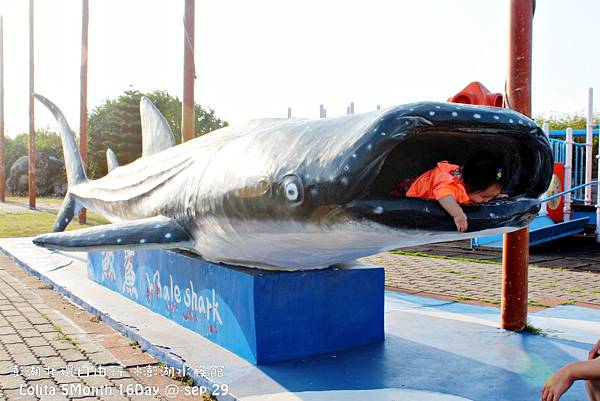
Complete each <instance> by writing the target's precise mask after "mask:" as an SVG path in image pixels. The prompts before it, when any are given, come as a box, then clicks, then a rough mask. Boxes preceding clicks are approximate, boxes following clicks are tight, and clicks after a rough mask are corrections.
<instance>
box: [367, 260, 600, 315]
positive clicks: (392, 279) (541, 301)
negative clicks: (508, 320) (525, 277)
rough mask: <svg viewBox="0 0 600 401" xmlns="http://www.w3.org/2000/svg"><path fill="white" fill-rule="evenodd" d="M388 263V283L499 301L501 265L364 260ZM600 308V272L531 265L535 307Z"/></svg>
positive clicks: (466, 298) (410, 289)
mask: <svg viewBox="0 0 600 401" xmlns="http://www.w3.org/2000/svg"><path fill="white" fill-rule="evenodd" d="M361 260H362V261H364V262H366V263H371V264H375V265H380V266H384V267H385V272H386V285H387V286H388V287H393V288H399V289H402V290H405V291H407V292H412V293H428V294H437V295H442V296H447V297H450V298H453V299H456V300H459V301H478V302H482V303H488V304H493V305H499V304H500V296H501V288H502V285H501V284H502V266H501V265H500V264H497V263H493V262H487V263H477V262H466V261H463V260H452V259H442V258H433V257H418V256H406V255H398V254H391V253H382V254H379V255H374V256H370V257H367V258H363V259H361ZM573 302H578V303H585V304H595V305H598V306H600V274H597V273H593V272H585V271H573V270H568V269H549V268H543V267H536V266H530V267H529V304H530V306H534V307H535V306H556V305H558V304H563V303H573Z"/></svg>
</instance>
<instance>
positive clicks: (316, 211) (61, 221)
mask: <svg viewBox="0 0 600 401" xmlns="http://www.w3.org/2000/svg"><path fill="white" fill-rule="evenodd" d="M36 97H37V99H38V100H39V101H41V102H42V103H43V104H44V105H46V106H47V107H48V108H49V109H50V111H51V112H52V113H53V114H54V116H55V117H56V119H57V121H58V125H59V128H60V134H61V137H62V141H63V150H64V153H65V164H66V167H67V176H68V183H69V190H68V194H67V196H66V198H65V201H64V203H63V206H62V208H61V211H60V213H59V215H58V217H57V220H56V222H55V225H54V228H53V231H55V232H54V233H51V234H44V235H40V236H37V237H36V238H35V239H34V243H35V244H36V245H39V246H43V247H46V248H52V249H60V250H69V251H70V250H79V251H91V250H115V249H135V248H163V249H187V250H191V251H194V252H196V253H198V254H200V255H201V256H202V257H204V258H205V259H207V260H210V261H215V262H223V263H229V264H235V265H243V266H248V267H258V268H264V269H274V270H302V269H315V268H323V267H327V266H330V265H332V264H335V263H341V262H345V261H349V260H353V259H356V258H359V257H363V256H367V255H372V254H375V253H378V252H382V251H386V250H391V249H396V248H401V247H407V246H414V245H420V244H425V243H433V242H441V241H449V240H456V239H464V238H469V237H474V236H479V235H488V234H496V233H501V232H508V231H512V230H515V229H518V228H520V227H523V226H525V225H527V224H528V223H529V222H530V221H531V219H532V218H533V217H534V216H535V214H536V213H537V212H538V210H539V207H540V206H539V201H538V199H537V198H538V197H539V196H540V195H541V194H542V193H543V192H544V191H545V190H546V189H547V187H548V185H549V182H550V178H551V174H552V155H551V149H550V146H549V143H548V140H547V138H546V137H545V135H544V134H543V132H542V130H541V129H540V128H539V127H538V126H537V125H536V124H535V123H534V122H533V121H532V120H530V119H529V118H527V117H525V116H523V115H521V114H519V113H516V112H513V111H510V110H507V109H499V108H493V107H478V106H469V105H462V104H461V105H459V104H451V103H435V102H422V103H414V104H409V105H403V106H397V107H393V108H389V109H386V110H378V111H373V112H369V113H364V114H355V115H347V116H343V117H337V118H331V119H319V120H308V119H262V120H254V121H250V122H247V123H244V124H237V125H232V126H229V127H225V128H221V129H219V130H216V131H214V132H211V133H209V134H206V135H204V136H202V137H199V138H196V139H194V140H191V141H188V142H185V143H183V144H181V145H177V146H171V143H172V140H170V139H169V138H167V137H168V136H169V135H171V136H172V133H171V132H170V130H169V129H168V125H166V124H162V123H156V121H159V120H160V119H164V118H163V117H162V116H161V115H160V113H159V112H158V110H156V108H154V106H150V105H151V103H150V102H147V103H150V105H148V104H147V103H144V102H145V101H142V105H141V107H142V113H141V114H142V119H143V120H144V119H154V120H155V123H148V122H146V123H143V124H142V126H146V127H151V128H149V130H151V131H148V130H146V131H145V132H143V135H142V137H143V141H144V142H146V144H145V145H144V146H143V148H144V154H143V156H142V157H141V158H140V159H138V160H136V161H135V162H133V163H130V164H128V165H125V166H120V167H116V161H115V163H112V164H113V166H112V167H113V168H114V169H113V170H111V171H110V172H109V173H108V175H106V176H105V177H103V178H101V179H98V180H93V181H91V180H88V179H87V178H86V176H85V173H84V169H83V164H82V162H81V156H80V154H79V150H78V148H77V144H76V142H75V138H74V135H73V133H72V131H71V129H70V128H69V126H68V124H67V122H66V120H65V118H64V116H63V115H62V113H61V112H60V110H59V109H58V108H57V107H56V106H55V105H54V104H53V103H51V102H50V101H49V100H47V99H45V98H44V97H42V96H39V95H36ZM165 125H166V128H165ZM152 127H153V128H152ZM161 127H162V128H161ZM152 130H153V131H152ZM147 142H152V143H147ZM481 151H486V152H491V153H494V154H495V155H498V156H499V157H500V158H501V159H502V160H503V165H504V167H503V168H504V171H505V172H506V176H507V182H506V185H505V188H504V192H505V193H507V194H508V195H509V198H508V199H505V200H500V201H494V202H491V203H488V204H480V205H463V209H464V211H465V213H466V214H467V216H468V219H469V232H467V233H459V232H457V231H456V228H455V226H454V223H453V221H452V219H451V218H450V217H449V215H448V214H447V213H446V212H445V211H444V210H443V209H442V208H441V206H440V205H439V204H438V203H437V202H436V201H433V200H425V199H416V198H403V197H390V196H389V195H388V194H389V193H390V192H391V190H392V189H393V188H394V186H395V185H396V184H397V183H399V182H401V181H402V180H404V179H406V178H408V177H416V176H418V175H419V174H421V173H423V172H424V171H426V170H428V169H430V168H432V167H434V166H435V165H436V163H437V162H438V161H440V160H449V161H450V162H452V163H456V164H462V163H464V162H465V161H466V160H468V159H469V158H470V157H471V156H472V155H473V154H474V153H476V152H481ZM81 207H86V208H89V209H91V210H94V211H96V212H97V213H99V214H101V215H102V216H104V217H106V218H107V219H108V220H110V221H111V222H112V223H114V224H110V225H105V226H99V227H94V228H89V229H83V230H77V231H71V232H61V231H63V230H64V229H65V227H66V225H67V224H68V223H69V221H70V220H71V219H72V218H73V216H74V214H75V213H76V211H77V210H78V209H79V208H81Z"/></svg>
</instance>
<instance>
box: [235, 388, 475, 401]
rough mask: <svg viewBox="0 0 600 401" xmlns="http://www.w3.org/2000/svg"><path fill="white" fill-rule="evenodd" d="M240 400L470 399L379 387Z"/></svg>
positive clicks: (421, 400) (417, 400) (277, 394)
mask: <svg viewBox="0 0 600 401" xmlns="http://www.w3.org/2000/svg"><path fill="white" fill-rule="evenodd" d="M240 400H241V401H331V400H335V401H364V400H377V401H399V400H411V401H472V400H471V399H469V398H463V397H459V396H457V395H451V394H444V393H438V392H434V391H426V390H412V389H408V388H381V389H373V390H330V391H327V390H323V391H299V392H295V393H292V392H285V393H274V394H260V395H251V396H248V397H242V398H240Z"/></svg>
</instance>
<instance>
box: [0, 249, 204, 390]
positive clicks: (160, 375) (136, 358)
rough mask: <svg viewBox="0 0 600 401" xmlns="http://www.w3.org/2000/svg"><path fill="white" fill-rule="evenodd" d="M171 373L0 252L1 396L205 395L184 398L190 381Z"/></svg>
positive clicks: (170, 370) (129, 341) (130, 342)
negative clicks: (184, 380) (167, 393)
mask: <svg viewBox="0 0 600 401" xmlns="http://www.w3.org/2000/svg"><path fill="white" fill-rule="evenodd" d="M173 377H177V372H175V371H174V370H173V369H171V368H168V367H166V366H164V365H162V364H159V363H158V362H157V361H156V360H155V359H153V358H152V357H150V356H149V355H148V354H146V353H144V352H143V351H142V350H141V349H140V348H139V347H138V346H137V343H135V342H132V341H131V340H130V339H128V338H126V337H123V336H122V335H121V334H119V333H117V332H115V331H114V330H113V329H112V328H110V327H108V326H107V325H105V324H104V323H102V322H101V321H99V319H98V318H96V317H94V316H93V315H91V314H89V313H87V312H85V311H83V310H81V309H79V308H78V307H76V306H74V305H73V304H71V303H70V302H68V301H67V300H66V299H64V298H63V297H61V296H60V295H59V294H58V293H56V292H55V291H53V290H52V289H51V288H49V287H48V286H46V285H44V283H42V282H41V281H40V280H38V279H37V278H35V277H33V276H31V275H30V274H28V273H27V272H25V271H24V270H22V269H21V268H20V267H18V266H17V265H16V264H15V263H14V262H12V261H11V260H10V259H9V258H8V257H6V256H5V255H4V254H0V400H11V401H12V400H48V401H50V400H68V399H69V400H70V399H83V400H97V399H101V400H106V401H110V400H131V401H136V400H140V401H141V400H167V399H168V400H194V399H196V400H202V399H203V396H196V397H194V396H187V397H185V396H183V394H184V390H185V389H186V388H187V389H188V390H189V389H190V387H186V386H185V385H184V384H183V383H182V382H181V381H177V380H174V379H173ZM167 389H168V390H167ZM196 389H197V390H198V388H196ZM156 391H157V392H158V395H153V394H150V395H149V394H148V393H151V392H152V393H154V392H156ZM167 391H168V392H169V394H178V395H177V396H173V397H166V396H165V394H166V392H167ZM206 399H212V398H208V397H207V398H206Z"/></svg>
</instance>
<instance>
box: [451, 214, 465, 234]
mask: <svg viewBox="0 0 600 401" xmlns="http://www.w3.org/2000/svg"><path fill="white" fill-rule="evenodd" d="M454 224H456V229H457V230H458V231H459V232H461V233H464V232H465V231H467V227H468V223H467V215H466V214H464V213H461V214H459V215H458V216H455V217H454Z"/></svg>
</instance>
